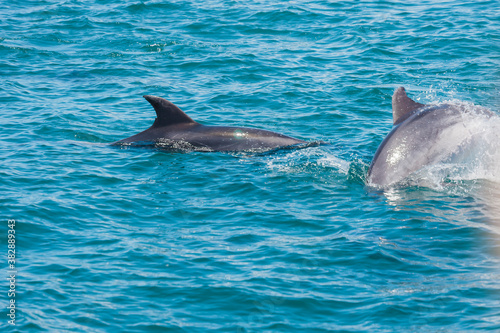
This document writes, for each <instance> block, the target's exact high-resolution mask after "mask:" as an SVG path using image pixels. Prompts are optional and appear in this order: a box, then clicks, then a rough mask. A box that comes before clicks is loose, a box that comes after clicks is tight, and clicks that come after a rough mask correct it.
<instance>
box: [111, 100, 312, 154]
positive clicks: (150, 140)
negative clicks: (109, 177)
mask: <svg viewBox="0 0 500 333" xmlns="http://www.w3.org/2000/svg"><path fill="white" fill-rule="evenodd" d="M144 98H145V99H146V100H147V101H148V102H149V103H151V105H152V106H153V108H154V109H155V111H156V120H155V121H154V123H153V125H152V126H151V127H150V128H148V129H147V130H145V131H143V132H140V133H138V134H136V135H133V136H131V137H129V138H126V139H123V140H120V141H117V142H114V143H113V145H138V146H140V145H155V146H158V147H162V148H167V149H187V150H200V151H247V150H248V151H265V150H270V149H275V148H282V147H288V146H293V145H296V144H302V143H305V141H302V140H299V139H295V138H292V137H289V136H286V135H282V134H279V133H274V132H271V131H266V130H261V129H254V128H246V127H229V126H205V125H201V124H199V123H197V122H196V121H194V120H193V119H191V118H190V117H189V116H188V115H187V114H185V113H184V112H183V111H182V110H181V109H179V108H178V107H177V106H175V105H174V104H173V103H171V102H169V101H167V100H166V99H163V98H161V97H156V96H149V95H146V96H144Z"/></svg>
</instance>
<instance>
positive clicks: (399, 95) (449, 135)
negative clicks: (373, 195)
mask: <svg viewBox="0 0 500 333" xmlns="http://www.w3.org/2000/svg"><path fill="white" fill-rule="evenodd" d="M392 112H393V121H394V127H393V128H392V130H391V132H390V133H389V134H388V135H387V136H386V138H385V139H384V140H383V141H382V143H381V144H380V146H379V147H378V149H377V151H376V153H375V156H374V157H373V160H372V162H371V165H370V168H369V170H368V175H367V183H368V184H369V185H375V186H389V185H391V184H395V183H398V182H400V181H401V180H403V179H405V178H406V177H407V176H409V175H410V174H412V173H414V172H416V171H418V170H420V169H422V168H423V167H425V166H428V165H433V164H436V163H447V162H453V163H456V162H459V161H460V160H461V159H462V160H463V159H464V158H465V157H466V156H467V154H468V153H470V150H473V149H474V140H476V139H477V138H478V137H479V136H480V133H481V130H484V123H483V127H482V128H480V126H477V125H474V121H472V120H473V119H477V118H478V117H483V119H489V118H491V117H493V116H495V114H494V113H493V112H491V111H489V110H488V109H486V108H483V107H480V106H475V105H468V104H464V103H462V104H460V103H453V104H451V103H446V104H438V105H425V104H420V103H417V102H415V101H413V100H412V99H410V98H409V97H408V96H407V95H406V92H405V89H404V88H403V87H400V88H398V89H396V91H395V92H394V95H393V96H392ZM485 123H486V122H485Z"/></svg>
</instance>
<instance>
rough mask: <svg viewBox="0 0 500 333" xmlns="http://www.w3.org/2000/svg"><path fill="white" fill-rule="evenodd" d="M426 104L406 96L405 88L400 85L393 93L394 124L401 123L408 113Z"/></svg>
mask: <svg viewBox="0 0 500 333" xmlns="http://www.w3.org/2000/svg"><path fill="white" fill-rule="evenodd" d="M423 106H425V104H420V103H417V102H415V101H414V100H412V99H411V98H409V97H408V96H406V91H405V88H403V87H399V88H398V89H396V91H395V92H394V95H392V119H393V121H394V125H397V124H399V123H400V122H401V121H402V120H403V119H404V118H405V116H406V115H408V114H410V113H411V112H413V111H415V110H417V109H420V108H421V107H423Z"/></svg>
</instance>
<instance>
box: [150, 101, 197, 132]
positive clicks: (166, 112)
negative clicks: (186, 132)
mask: <svg viewBox="0 0 500 333" xmlns="http://www.w3.org/2000/svg"><path fill="white" fill-rule="evenodd" d="M143 97H144V98H145V99H146V100H147V101H148V102H149V103H151V105H152V106H153V108H154V109H155V111H156V120H155V122H154V123H153V126H152V127H163V126H168V125H175V124H182V123H185V124H196V122H195V121H194V120H193V119H191V118H190V117H189V116H188V115H187V114H185V113H184V111H182V110H181V109H179V108H178V107H177V106H176V105H175V104H174V103H172V102H169V101H167V100H166V99H164V98H161V97H156V96H150V95H144V96H143Z"/></svg>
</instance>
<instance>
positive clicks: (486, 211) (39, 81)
mask: <svg viewBox="0 0 500 333" xmlns="http://www.w3.org/2000/svg"><path fill="white" fill-rule="evenodd" d="M499 8H500V7H499V6H498V2H497V1H404V2H400V1H356V2H337V1H329V2H327V1H318V0H311V1H290V2H283V1H270V0H261V1H255V2H247V1H238V0H234V1H215V0H208V1H207V0H204V1H181V0H173V1H142V2H140V1H98V0H92V1H41V0H33V1H22V2H21V1H9V2H7V1H2V2H1V3H0V75H1V80H0V92H1V93H0V105H1V118H0V122H1V128H2V134H1V136H0V140H1V144H0V161H1V168H0V175H1V176H0V191H1V193H2V195H1V196H0V198H1V199H0V200H1V207H2V214H1V219H2V220H3V222H2V223H1V227H0V231H1V233H2V234H3V235H4V236H2V237H0V248H1V249H2V251H3V253H4V255H3V258H4V260H3V262H2V267H4V268H3V269H2V271H3V274H2V278H3V279H4V280H3V281H4V282H3V283H2V286H3V287H2V290H3V291H2V292H0V304H2V309H3V310H2V312H1V316H0V330H1V331H2V332H6V331H12V332H15V331H18V332H43V331H45V332H328V331H332V332H438V331H439V332H463V331H481V330H485V331H500V203H499V202H500V200H499V198H500V180H498V179H495V175H493V177H489V178H485V177H483V176H482V175H481V174H480V173H479V172H477V173H474V170H473V172H471V173H469V174H468V176H467V177H459V176H457V174H455V175H454V174H451V175H446V177H442V178H439V177H437V178H434V179H431V181H427V184H426V186H421V185H415V186H407V187H396V188H391V189H386V190H381V189H374V188H371V187H369V186H367V185H366V184H365V176H366V172H367V169H368V165H369V163H370V161H371V158H372V156H373V154H374V153H375V151H376V149H377V147H378V145H379V144H380V142H381V141H382V140H383V138H384V137H385V135H386V134H387V133H388V132H389V131H390V129H391V127H392V115H391V96H392V93H393V91H394V89H395V88H397V87H398V86H401V85H403V86H405V87H406V88H407V91H408V94H409V95H410V97H412V98H414V99H415V100H417V101H419V102H421V103H435V102H440V101H445V100H462V101H465V102H468V103H475V104H477V105H482V106H484V107H487V108H489V109H491V110H493V111H494V112H497V113H498V111H499V108H498V105H499V102H500V69H499V68H500V9H499ZM144 94H151V95H157V96H162V97H164V98H167V99H169V100H171V101H172V102H174V103H175V104H177V105H178V106H180V107H181V108H182V109H183V110H184V111H186V112H187V113H188V114H189V115H190V116H191V117H192V118H193V119H195V120H197V121H199V122H201V123H203V124H212V125H231V126H250V127H257V128H263V129H267V130H272V131H276V132H280V133H283V134H286V135H290V136H294V137H297V138H300V139H303V140H307V141H317V140H324V141H327V142H329V143H330V144H331V145H329V146H321V147H311V148H306V149H300V150H280V151H273V152H269V153H261V154H254V153H232V154H228V153H202V152H168V151H161V150H155V149H142V148H129V149H125V148H117V147H111V146H109V145H107V143H109V142H113V141H116V140H119V139H122V138H125V137H129V136H131V135H133V134H135V133H138V132H139V131H142V130H144V129H146V128H147V127H149V126H150V125H151V124H152V123H153V120H154V117H155V114H154V111H153V109H152V108H151V106H150V105H149V104H148V103H147V102H146V101H145V100H144V99H143V98H142V95H144ZM498 178H500V175H499V176H498ZM9 219H15V221H16V224H15V232H16V234H15V235H16V243H15V246H16V248H15V249H16V269H17V275H16V293H15V297H14V298H13V297H10V296H8V290H9V281H8V280H7V277H8V272H9V271H8V268H7V253H8V247H7V244H8V243H7V235H8V229H9V227H8V222H7V221H8V220H9ZM11 299H15V302H16V303H15V304H16V311H15V315H16V317H15V319H16V325H15V326H12V325H11V324H9V323H8V320H10V318H9V317H8V316H7V314H8V312H7V311H9V309H6V307H7V306H8V305H9V301H10V300H11Z"/></svg>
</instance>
